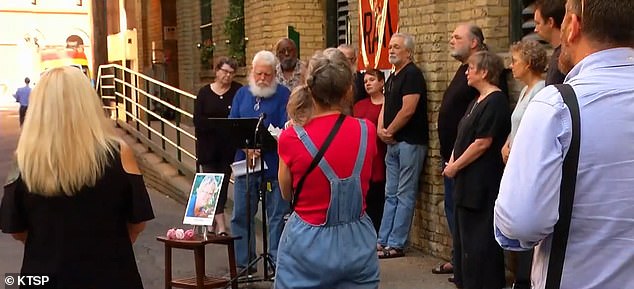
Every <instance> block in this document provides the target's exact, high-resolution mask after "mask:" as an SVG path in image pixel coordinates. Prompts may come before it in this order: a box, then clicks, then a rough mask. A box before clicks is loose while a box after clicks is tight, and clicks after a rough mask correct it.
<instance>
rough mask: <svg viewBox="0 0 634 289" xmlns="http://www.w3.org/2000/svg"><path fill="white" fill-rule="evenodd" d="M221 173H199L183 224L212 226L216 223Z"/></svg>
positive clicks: (193, 185)
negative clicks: (215, 216)
mask: <svg viewBox="0 0 634 289" xmlns="http://www.w3.org/2000/svg"><path fill="white" fill-rule="evenodd" d="M224 178H225V175H224V174H221V173H197V174H196V176H195V177H194V183H193V184H192V190H191V192H190V193H189V200H188V201H187V207H186V208H185V217H184V218H183V224H186V225H196V226H211V225H212V224H213V222H214V214H215V212H216V205H217V204H218V196H219V195H220V188H221V186H222V180H223V179H224Z"/></svg>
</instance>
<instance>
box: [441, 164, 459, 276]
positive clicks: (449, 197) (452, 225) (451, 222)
mask: <svg viewBox="0 0 634 289" xmlns="http://www.w3.org/2000/svg"><path fill="white" fill-rule="evenodd" d="M442 169H443V170H444V169H445V164H444V161H443V165H442ZM443 181H444V184H445V216H446V217H447V225H448V226H449V233H450V234H451V235H452V236H453V235H454V230H455V229H456V221H455V216H454V204H453V191H454V186H455V185H454V179H452V178H448V177H443ZM455 261H456V257H455V256H454V254H453V250H452V251H451V264H455V263H456V262H455Z"/></svg>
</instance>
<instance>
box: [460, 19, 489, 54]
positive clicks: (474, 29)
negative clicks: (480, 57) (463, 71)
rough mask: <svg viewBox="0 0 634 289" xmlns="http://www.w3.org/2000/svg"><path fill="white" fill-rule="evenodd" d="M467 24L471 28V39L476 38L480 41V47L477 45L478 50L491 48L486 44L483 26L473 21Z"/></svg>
mask: <svg viewBox="0 0 634 289" xmlns="http://www.w3.org/2000/svg"><path fill="white" fill-rule="evenodd" d="M465 25H467V28H469V36H471V39H475V40H476V43H478V47H476V50H477V51H482V50H489V47H488V46H487V45H486V44H484V33H482V28H480V26H478V25H475V24H472V23H468V24H465Z"/></svg>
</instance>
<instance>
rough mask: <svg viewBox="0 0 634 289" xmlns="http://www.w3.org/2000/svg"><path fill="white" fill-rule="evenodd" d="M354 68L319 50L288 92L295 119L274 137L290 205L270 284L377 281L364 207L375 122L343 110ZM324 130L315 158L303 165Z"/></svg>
mask: <svg viewBox="0 0 634 289" xmlns="http://www.w3.org/2000/svg"><path fill="white" fill-rule="evenodd" d="M352 76H353V74H352V70H351V69H350V66H349V63H348V62H347V59H346V58H345V56H344V55H343V53H341V52H340V51H339V50H337V49H334V48H329V49H326V50H325V51H323V52H318V53H316V54H315V55H314V56H313V58H312V59H311V60H310V63H309V66H308V70H307V76H306V85H304V86H301V87H299V88H297V89H295V90H294V91H293V94H292V95H291V99H290V100H289V104H288V109H287V110H288V112H289V116H290V117H291V119H293V121H294V123H295V125H294V126H293V127H290V128H288V129H286V130H284V131H283V132H282V134H281V135H280V138H279V142H278V149H279V155H280V165H279V171H278V180H279V185H280V191H281V193H282V196H283V197H284V198H285V199H287V200H290V199H293V203H295V204H296V205H295V212H294V213H293V214H292V215H291V216H290V218H289V219H288V222H287V223H286V226H285V227H284V232H283V233H282V238H281V240H280V244H279V249H278V255H277V272H276V276H275V288H278V289H281V288H368V289H370V288H372V289H374V288H378V286H379V265H378V258H377V255H376V249H375V246H376V232H375V230H374V228H373V225H372V221H371V220H370V218H369V217H368V216H367V214H366V213H365V195H366V192H367V191H368V187H369V184H370V177H371V175H372V161H373V159H374V157H375V155H376V141H375V140H376V126H375V125H374V124H373V123H371V122H369V121H367V120H363V119H357V118H353V117H350V116H345V115H344V114H342V112H343V111H344V107H345V103H348V98H350V97H352ZM298 116H299V117H298ZM337 127H338V128H337ZM333 131H334V133H332V132H333ZM330 135H334V137H332V138H331V140H332V142H330V145H328V146H327V149H326V150H325V154H324V155H323V158H322V159H321V161H320V162H319V165H318V166H317V167H315V169H314V170H312V171H308V170H309V166H310V164H311V163H312V162H313V158H314V156H315V155H317V154H318V151H319V150H320V149H321V148H322V146H324V143H326V139H327V138H328V139H330V138H329V136H330ZM307 172H308V173H307ZM304 175H306V176H305V183H303V186H302V187H301V189H298V184H299V183H300V179H303V178H304Z"/></svg>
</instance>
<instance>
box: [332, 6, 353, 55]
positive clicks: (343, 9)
mask: <svg viewBox="0 0 634 289" xmlns="http://www.w3.org/2000/svg"><path fill="white" fill-rule="evenodd" d="M348 11H349V9H348V0H329V1H328V2H327V3H326V18H327V19H328V21H327V23H328V24H327V27H326V30H327V31H326V44H327V46H328V47H336V46H338V45H339V44H350V42H351V41H352V34H351V33H352V32H351V30H350V16H349V14H348Z"/></svg>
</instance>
